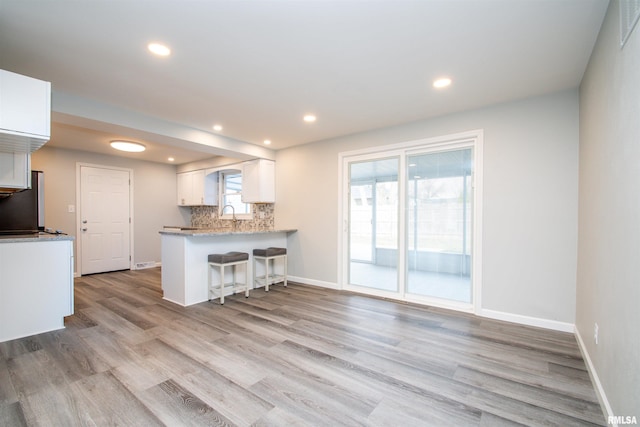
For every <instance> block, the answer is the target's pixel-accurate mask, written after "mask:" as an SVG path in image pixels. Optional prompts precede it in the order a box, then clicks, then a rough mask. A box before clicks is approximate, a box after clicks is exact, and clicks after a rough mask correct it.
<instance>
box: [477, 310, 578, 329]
mask: <svg viewBox="0 0 640 427" xmlns="http://www.w3.org/2000/svg"><path fill="white" fill-rule="evenodd" d="M478 315H479V316H482V317H488V318H489V319H496V320H504V321H505V322H511V323H519V324H521V325H527V326H535V327H538V328H544V329H551V330H554V331H561V332H569V333H573V332H574V331H575V325H574V324H573V323H566V322H558V321H557V320H548V319H541V318H538V317H530V316H523V315H521V314H513V313H505V312H503V311H495V310H487V309H484V308H483V309H480V312H479V313H478Z"/></svg>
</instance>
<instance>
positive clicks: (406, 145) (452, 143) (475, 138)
mask: <svg viewBox="0 0 640 427" xmlns="http://www.w3.org/2000/svg"><path fill="white" fill-rule="evenodd" d="M483 141H484V131H483V130H482V129H478V130H472V131H468V132H461V133H457V134H451V135H444V136H440V137H434V138H425V139H420V140H415V141H408V142H403V143H398V144H391V145H385V146H377V147H371V148H365V149H361V150H354V151H348V152H342V153H339V154H338V251H337V252H338V253H337V258H338V259H337V262H338V288H339V289H345V290H350V289H351V288H353V287H350V286H349V285H348V277H347V276H348V269H347V267H346V266H345V259H346V258H345V257H346V254H347V253H348V238H349V237H348V231H349V216H348V215H349V212H348V203H347V202H346V197H345V195H347V194H348V191H349V188H348V187H349V182H348V181H349V179H348V172H346V171H347V166H348V164H349V162H351V161H353V160H356V159H359V160H368V159H374V158H376V157H381V156H390V155H394V154H397V153H398V154H399V155H400V162H401V163H400V175H401V176H404V174H405V171H406V164H405V163H406V162H405V160H406V154H407V153H411V152H413V151H420V152H423V151H425V150H433V151H438V150H439V149H441V148H443V147H446V148H454V147H456V146H458V147H460V146H472V147H473V153H474V174H473V180H472V182H473V187H474V196H473V198H474V201H473V206H474V217H473V225H472V227H473V237H472V239H473V240H472V242H473V260H472V262H473V265H472V285H473V290H472V292H473V294H472V295H473V296H472V303H471V304H467V303H460V304H458V303H456V302H450V301H443V300H432V299H426V298H416V297H415V296H413V295H411V294H407V293H405V289H404V284H405V282H406V280H405V279H406V278H405V271H404V265H405V260H404V252H405V251H404V250H400V251H399V254H398V257H399V259H398V265H399V268H398V270H399V272H398V274H399V285H400V291H399V293H398V294H394V295H386V294H385V295H383V294H382V293H380V292H378V293H376V291H371V290H367V291H366V292H365V293H369V294H372V295H378V294H379V296H383V297H390V298H394V299H400V300H402V301H407V302H413V303H417V304H427V305H433V306H437V307H443V308H449V309H453V310H458V311H466V312H473V313H476V314H479V313H480V311H481V307H482V300H481V298H482V230H483V228H482V200H483V195H482V189H483V185H482V181H483V167H482V166H483ZM404 181H405V180H404V179H403V180H400V185H401V187H400V193H399V194H400V195H401V196H400V197H401V198H402V200H401V201H400V207H401V208H400V209H401V213H400V216H399V227H400V229H401V230H404V229H405V221H406V204H405V201H404V197H405V193H406V191H405V189H404V188H403V186H404ZM404 238H405V233H404V232H403V233H400V241H399V243H398V244H399V246H398V247H399V248H406V244H405V241H404ZM351 290H354V291H356V292H360V291H362V290H361V289H355V288H354V289H351Z"/></svg>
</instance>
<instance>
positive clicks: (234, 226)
mask: <svg viewBox="0 0 640 427" xmlns="http://www.w3.org/2000/svg"><path fill="white" fill-rule="evenodd" d="M227 207H229V208H231V216H232V220H231V222H232V224H233V228H236V226H237V225H238V220H237V218H236V209H235V208H234V207H233V205H224V206H223V207H222V210H221V211H220V214H224V210H225V208H227Z"/></svg>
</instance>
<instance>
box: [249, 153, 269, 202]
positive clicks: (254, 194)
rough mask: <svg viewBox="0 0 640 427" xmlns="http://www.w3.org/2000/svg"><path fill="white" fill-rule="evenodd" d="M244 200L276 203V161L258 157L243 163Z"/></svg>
mask: <svg viewBox="0 0 640 427" xmlns="http://www.w3.org/2000/svg"><path fill="white" fill-rule="evenodd" d="M242 201H243V202H244V203H275V201H276V172H275V162H274V161H272V160H265V159H258V160H251V161H249V162H244V163H243V164H242Z"/></svg>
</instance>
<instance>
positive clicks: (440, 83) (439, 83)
mask: <svg viewBox="0 0 640 427" xmlns="http://www.w3.org/2000/svg"><path fill="white" fill-rule="evenodd" d="M450 84H451V79H450V78H449V77H442V78H439V79H436V80H434V81H433V87H435V88H436V89H442V88H443V87H447V86H449V85H450Z"/></svg>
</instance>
